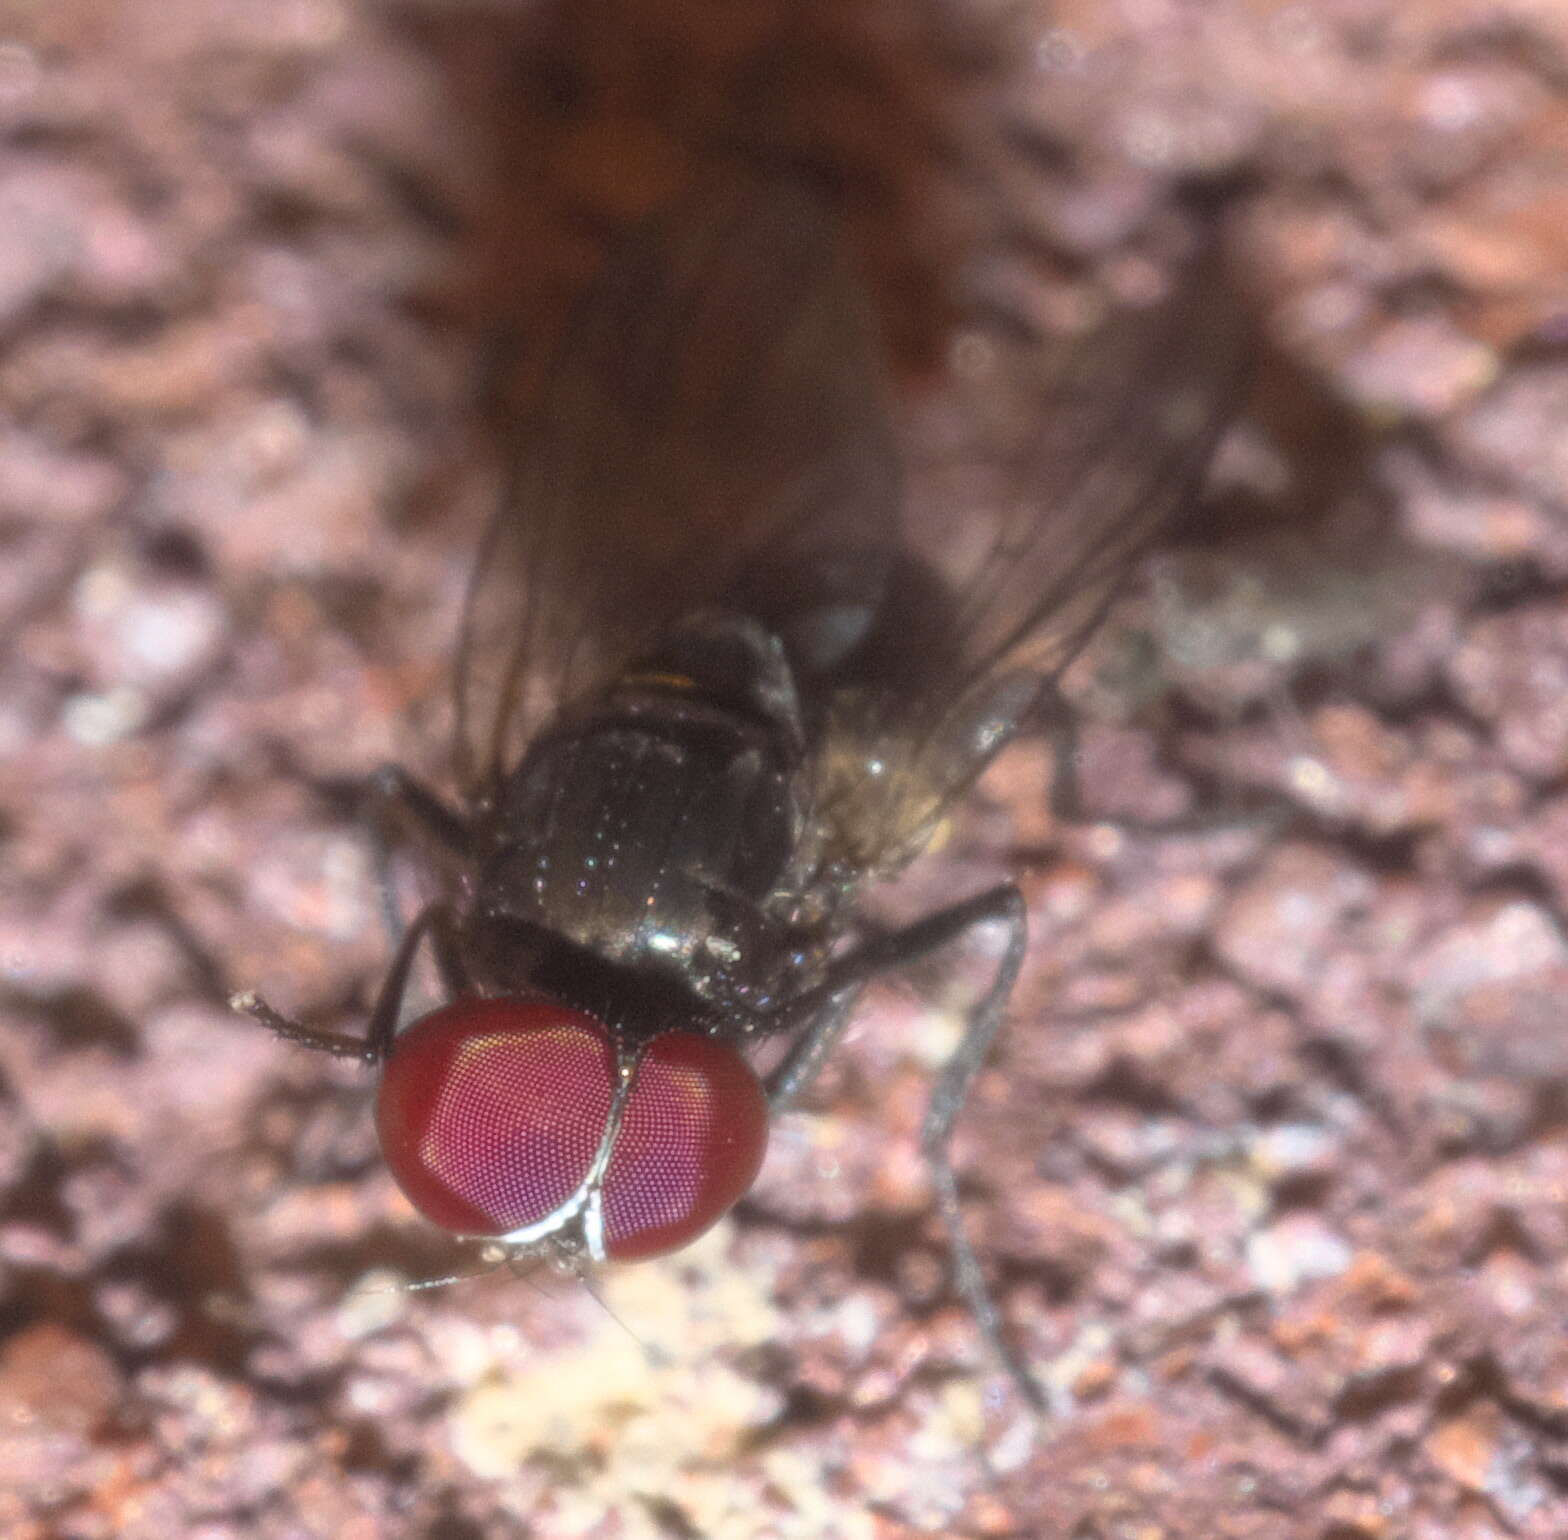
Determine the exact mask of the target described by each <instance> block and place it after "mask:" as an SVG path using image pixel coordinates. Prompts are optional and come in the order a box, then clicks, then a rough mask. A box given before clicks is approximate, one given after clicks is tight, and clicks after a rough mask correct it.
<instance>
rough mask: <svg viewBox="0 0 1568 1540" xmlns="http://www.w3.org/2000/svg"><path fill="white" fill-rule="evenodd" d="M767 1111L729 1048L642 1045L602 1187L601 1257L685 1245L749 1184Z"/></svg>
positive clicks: (664, 1039) (686, 1039)
mask: <svg viewBox="0 0 1568 1540" xmlns="http://www.w3.org/2000/svg"><path fill="white" fill-rule="evenodd" d="M767 1143H768V1103H767V1098H766V1097H765V1096H764V1095H763V1091H762V1086H761V1084H760V1083H759V1082H758V1080H757V1077H756V1075H755V1074H753V1073H752V1070H751V1066H750V1065H748V1064H747V1063H746V1061H745V1060H744V1059H743V1058H741V1056H740V1055H739V1054H738V1053H737V1052H736V1051H735V1050H734V1048H732V1047H731V1046H730V1045H729V1044H728V1043H725V1042H721V1041H719V1040H718V1039H717V1038H712V1037H701V1036H699V1035H698V1034H696V1033H694V1032H666V1033H664V1034H663V1036H661V1037H656V1038H654V1040H653V1041H652V1043H650V1044H649V1045H648V1050H647V1052H646V1053H645V1054H644V1055H643V1057H642V1059H641V1061H640V1062H639V1063H638V1066H637V1079H636V1082H635V1083H634V1084H633V1086H632V1094H631V1096H630V1098H629V1099H628V1101H627V1103H626V1111H625V1115H624V1116H623V1117H622V1119H621V1127H620V1132H619V1133H618V1134H617V1135H616V1139H615V1149H614V1151H613V1152H612V1153H611V1155H610V1165H609V1169H608V1171H607V1172H606V1173H605V1179H604V1229H605V1251H606V1253H607V1254H608V1255H609V1256H610V1257H611V1258H612V1259H614V1260H615V1261H619V1262H631V1261H635V1260H637V1259H638V1258H641V1257H656V1256H662V1255H663V1254H664V1253H665V1252H667V1251H675V1250H678V1249H679V1248H680V1247H682V1246H684V1245H686V1244H687V1243H688V1242H690V1241H693V1240H695V1239H696V1238H697V1236H699V1235H701V1234H702V1232H703V1231H704V1230H706V1229H707V1228H708V1227H709V1226H710V1225H712V1224H713V1223H714V1222H715V1221H716V1220H718V1219H719V1218H720V1217H721V1216H722V1215H723V1214H725V1213H726V1212H727V1211H728V1210H729V1209H730V1208H731V1207H732V1206H733V1205H734V1204H735V1203H736V1202H738V1201H739V1200H740V1199H741V1198H742V1197H743V1196H744V1195H745V1193H746V1190H747V1189H748V1188H749V1187H750V1186H751V1184H752V1183H753V1182H754V1181H755V1180H756V1177H757V1171H758V1169H759V1168H760V1167H761V1165H762V1157H763V1153H764V1152H765V1150H766V1149H767Z"/></svg>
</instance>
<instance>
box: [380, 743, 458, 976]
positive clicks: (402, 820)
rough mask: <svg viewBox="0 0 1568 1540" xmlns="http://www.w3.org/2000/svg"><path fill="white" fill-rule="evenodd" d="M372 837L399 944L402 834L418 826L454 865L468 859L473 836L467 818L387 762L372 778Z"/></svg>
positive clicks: (385, 913)
mask: <svg viewBox="0 0 1568 1540" xmlns="http://www.w3.org/2000/svg"><path fill="white" fill-rule="evenodd" d="M370 789H371V843H372V846H373V848H374V850H375V861H376V886H377V888H378V889H379V891H380V895H381V915H382V919H383V921H384V922H385V924H386V929H387V935H388V936H390V937H391V939H392V942H393V944H394V945H395V944H396V943H397V942H398V941H399V939H400V938H401V937H402V934H403V916H402V914H401V913H400V912H399V909H398V903H397V881H396V877H395V874H394V872H393V869H392V848H393V845H394V843H395V842H396V840H397V837H398V836H399V835H400V834H402V833H404V832H405V831H407V830H410V829H411V830H412V831H413V832H414V834H415V835H416V836H417V838H418V839H419V840H420V842H421V843H422V844H424V845H425V846H426V847H427V848H429V849H431V850H433V851H434V852H435V853H436V854H437V855H438V856H440V857H441V858H442V859H444V860H445V861H447V862H448V863H451V864H452V865H454V866H460V865H461V864H462V863H463V862H465V861H466V860H467V857H468V853H469V849H470V846H471V843H472V842H471V840H470V837H469V827H468V822H467V820H466V819H465V818H464V817H463V816H462V814H461V813H458V812H456V811H454V810H453V809H452V808H450V807H448V806H447V804H446V803H445V802H443V801H442V800H441V798H440V797H439V796H437V795H436V793H435V792H433V791H431V790H430V788H429V787H428V786H426V785H425V784H424V782H422V781H417V780H415V779H414V777H413V776H411V775H410V774H409V773H408V772H407V771H406V770H404V769H403V768H402V766H400V765H382V766H381V767H380V768H379V769H378V770H377V771H376V772H375V773H374V774H373V775H372V776H371V778H370Z"/></svg>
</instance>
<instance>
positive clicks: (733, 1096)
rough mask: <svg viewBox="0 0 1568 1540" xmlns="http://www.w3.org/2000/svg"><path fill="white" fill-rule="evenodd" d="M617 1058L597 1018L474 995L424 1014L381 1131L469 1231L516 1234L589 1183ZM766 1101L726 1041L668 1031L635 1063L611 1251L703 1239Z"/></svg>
mask: <svg viewBox="0 0 1568 1540" xmlns="http://www.w3.org/2000/svg"><path fill="white" fill-rule="evenodd" d="M614 1065H615V1054H614V1050H613V1048H612V1047H611V1044H610V1038H609V1034H608V1033H607V1032H606V1031H605V1029H604V1027H603V1026H602V1025H601V1024H600V1023H599V1022H598V1021H597V1020H595V1019H594V1018H593V1017H592V1016H589V1015H586V1014H584V1013H583V1012H581V1011H574V1010H571V1009H568V1008H567V1007H565V1006H561V1005H555V1004H552V1003H550V1002H547V1001H537V1000H461V1001H458V1002H457V1003H455V1004H453V1005H449V1006H446V1007H445V1008H444V1009H442V1010H439V1011H435V1012H433V1013H432V1014H431V1015H429V1016H426V1017H424V1018H423V1019H422V1020H420V1021H418V1022H416V1023H415V1024H414V1025H413V1026H411V1027H410V1028H408V1030H407V1031H406V1032H404V1033H402V1034H401V1035H400V1036H399V1037H398V1039H397V1042H396V1044H395V1045H394V1047H393V1051H392V1054H391V1056H390V1058H389V1059H388V1061H387V1065H386V1069H385V1072H384V1073H383V1075H382V1077H381V1088H380V1092H379V1094H378V1098H377V1103H376V1126H377V1129H378V1131H379V1133H380V1135H381V1148H382V1151H383V1152H384V1154H385V1155H386V1159H387V1164H388V1165H389V1166H390V1167H391V1168H392V1174H393V1176H394V1177H395V1178H396V1179H397V1182H398V1185H399V1186H400V1187H401V1188H402V1189H403V1191H404V1192H405V1193H406V1194H407V1195H408V1198H409V1201H410V1202H411V1203H413V1205H414V1207H415V1208H417V1209H418V1210H419V1211H420V1212H421V1213H422V1214H424V1216H425V1217H426V1218H427V1219H429V1220H431V1221H432V1222H433V1223H435V1224H438V1225H440V1226H441V1227H442V1228H443V1229H446V1230H451V1231H454V1232H456V1233H458V1234H461V1235H504V1234H506V1233H508V1232H509V1231H512V1230H516V1229H519V1228H521V1227H522V1226H524V1225H530V1224H535V1223H537V1222H538V1221H539V1220H541V1219H544V1218H545V1217H546V1216H548V1215H549V1214H551V1213H553V1212H554V1211H555V1210H556V1209H557V1208H559V1207H560V1206H561V1205H562V1204H563V1203H565V1202H566V1201H567V1199H569V1198H570V1197H571V1196H572V1195H573V1194H574V1193H575V1192H577V1190H578V1189H579V1188H580V1187H581V1186H582V1184H583V1182H584V1180H585V1179H586V1178H587V1175H588V1171H589V1168H590V1167H591V1166H592V1164H593V1159H594V1156H595V1154H596V1153H597V1152H598V1149H599V1143H600V1140H601V1139H602V1138H603V1137H604V1129H605V1125H606V1123H607V1121H608V1119H609V1116H610V1106H611V1102H612V1099H613V1087H614ZM767 1116H768V1114H767V1101H766V1098H765V1097H764V1096H763V1092H762V1087H761V1085H760V1084H759V1083H758V1081H757V1077H756V1076H755V1075H754V1074H753V1073H752V1071H751V1069H750V1067H749V1066H748V1065H747V1064H746V1062H745V1060H744V1059H742V1058H741V1056H740V1055H739V1054H738V1053H736V1052H735V1050H734V1049H733V1048H731V1047H730V1046H729V1045H728V1044H727V1043H722V1042H719V1041H717V1040H716V1039H713V1038H708V1037H701V1036H699V1035H697V1034H695V1033H691V1032H667V1033H665V1034H664V1035H663V1036H661V1037H657V1038H655V1039H654V1040H653V1042H652V1043H651V1044H650V1045H649V1047H648V1050H647V1052H646V1053H645V1054H644V1055H643V1057H642V1059H641V1061H640V1063H639V1065H638V1069H637V1077H636V1080H635V1082H634V1083H633V1086H632V1092H631V1095H630V1097H629V1098H628V1099H627V1103H626V1107H625V1109H624V1112H623V1115H622V1120H621V1126H620V1130H619V1132H618V1134H617V1136H616V1140H615V1145H614V1148H613V1150H612V1151H611V1155H610V1162H609V1166H608V1169H607V1170H606V1172H605V1176H604V1182H603V1193H602V1198H603V1204H604V1237H605V1252H606V1254H607V1255H608V1256H609V1257H611V1258H613V1259H615V1260H617V1261H633V1260H636V1259H638V1258H641V1257H651V1256H658V1255H661V1254H662V1253H664V1252H667V1251H674V1250H677V1249H678V1248H679V1247H681V1246H684V1245H685V1244H686V1243H687V1242H688V1241H691V1240H694V1239H695V1238H696V1237H697V1236H698V1235H700V1234H701V1233H702V1232H703V1231H704V1230H706V1229H707V1228H708V1227H709V1226H710V1225H711V1224H713V1223H714V1222H715V1221H716V1220H717V1219H718V1218H719V1217H720V1216H721V1215H722V1214H724V1212H725V1211H726V1210H727V1209H729V1208H730V1207H731V1205H732V1204H734V1203H735V1202H736V1200H737V1199H739V1198H740V1197H741V1195H742V1194H743V1193H745V1191H746V1189H747V1188H748V1187H750V1186H751V1184H752V1181H753V1180H754V1179H755V1177H756V1174H757V1169H758V1167H759V1166H760V1165H761V1164H762V1155H763V1151H764V1149H765V1148H766V1145H767Z"/></svg>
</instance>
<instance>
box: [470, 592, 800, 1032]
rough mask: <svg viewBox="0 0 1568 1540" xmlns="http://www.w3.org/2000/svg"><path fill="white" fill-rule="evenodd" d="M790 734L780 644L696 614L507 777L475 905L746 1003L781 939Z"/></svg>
mask: <svg viewBox="0 0 1568 1540" xmlns="http://www.w3.org/2000/svg"><path fill="white" fill-rule="evenodd" d="M801 753H802V751H801V741H800V728H799V720H798V711H797V709H796V707H795V696H794V689H793V685H792V683H791V681H790V677H789V671H788V666H787V665H786V664H785V662H784V660H783V653H782V649H781V648H779V646H778V644H777V643H776V642H774V641H773V640H772V639H771V638H769V637H768V636H767V634H766V633H765V632H764V631H763V630H762V629H761V628H760V627H758V626H756V625H755V623H753V622H751V621H748V620H745V619H743V618H740V617H725V616H719V615H712V616H699V617H695V618H694V619H693V620H692V621H690V622H689V623H687V624H684V625H682V626H678V627H675V628H674V629H673V630H672V631H671V632H670V634H669V635H668V636H667V637H666V638H665V640H664V642H663V643H662V644H661V645H660V646H659V647H658V648H656V649H655V650H654V651H652V652H650V653H649V654H648V655H647V656H645V657H644V658H643V659H642V660H640V661H639V662H638V663H636V664H635V665H633V666H632V667H631V668H629V669H627V670H626V671H625V672H624V673H623V674H622V675H621V677H620V678H618V679H617V680H616V681H615V682H614V683H613V684H611V685H610V687H609V688H608V689H606V690H604V691H603V692H601V693H600V694H598V695H596V696H595V697H593V698H592V699H591V700H589V701H588V702H587V703H585V704H583V705H581V706H579V707H577V708H575V709H573V710H569V711H567V712H565V713H563V715H562V717H561V718H560V719H559V720H558V722H557V724H556V725H555V726H554V727H553V728H552V729H549V730H547V731H546V732H545V733H544V734H543V735H541V737H540V738H539V739H538V740H536V742H535V744H534V745H533V747H532V748H531V749H530V750H529V751H528V753H527V754H526V755H525V756H524V758H523V760H522V762H521V763H520V764H519V765H518V767H517V769H516V770H515V771H514V772H513V774H512V775H511V776H510V777H509V778H508V780H507V781H506V783H505V785H504V787H503V789H502V794H501V798H500V801H499V805H498V807H497V809H496V814H495V844H494V846H493V851H494V853H493V854H492V856H491V858H490V860H489V861H488V862H487V863H486V866H485V868H484V870H483V872H482V874H481V876H480V881H479V884H478V889H477V892H476V894H475V901H476V909H477V910H478V911H479V912H481V913H483V914H484V915H486V916H487V918H489V919H491V920H507V921H516V922H520V923H522V924H525V925H527V926H528V927H530V928H531V929H534V930H536V931H544V932H547V933H549V934H553V935H555V936H557V937H559V938H560V939H561V940H563V941H566V942H569V943H570V944H571V945H572V946H574V947H577V948H581V949H584V950H585V951H587V952H590V953H592V954H595V955H597V956H599V957H601V958H603V959H605V960H606V961H608V962H611V963H614V964H616V965H618V966H620V967H623V968H632V969H646V970H651V971H653V972H655V973H659V974H663V975H666V976H669V975H674V976H675V977H676V978H678V979H679V980H680V981H681V982H683V983H685V984H686V985H687V986H688V987H689V988H690V989H691V990H692V991H693V993H695V994H696V995H697V996H698V997H699V998H700V999H701V1000H702V1001H703V1002H705V1003H707V1004H711V1005H714V1006H721V1007H722V1006H729V1007H738V1008H742V1009H744V1008H745V1007H746V1006H747V1005H748V1004H751V1005H752V1006H754V1007H755V1006H757V1005H759V1004H761V1003H762V1002H764V1001H765V1000H766V998H767V997H768V996H769V995H770V994H771V993H772V990H773V989H774V987H775V986H776V983H777V976H778V972H779V969H780V968H781V967H782V966H783V959H784V954H785V952H786V951H787V948H786V947H785V945H784V943H783V941H782V939H781V937H782V921H781V918H780V917H779V915H778V913H777V912H776V911H777V910H778V908H779V905H778V903H777V900H778V899H779V897H780V887H781V884H782V883H783V881H784V878H785V874H786V872H787V871H788V869H789V867H790V864H791V858H792V856H793V853H794V851H795V847H796V845H797V843H798V840H799V831H800V825H801V807H800V790H799V781H800V766H801Z"/></svg>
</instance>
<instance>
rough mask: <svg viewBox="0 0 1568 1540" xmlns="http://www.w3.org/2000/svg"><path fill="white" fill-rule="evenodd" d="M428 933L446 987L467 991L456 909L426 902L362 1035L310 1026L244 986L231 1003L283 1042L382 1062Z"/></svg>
mask: <svg viewBox="0 0 1568 1540" xmlns="http://www.w3.org/2000/svg"><path fill="white" fill-rule="evenodd" d="M427 932H428V933H429V934H430V936H431V939H432V942H433V944H434V946H435V952H436V961H437V965H438V967H439V968H440V970H441V973H442V983H443V985H444V987H445V988H446V989H447V990H448V991H449V992H450V993H453V994H460V993H466V992H467V989H466V984H467V980H466V978H465V977H463V976H462V974H461V970H460V964H459V962H458V957H457V946H456V942H455V936H454V930H453V922H452V911H451V908H450V906H449V905H448V904H446V903H445V902H444V901H441V900H437V901H436V902H434V903H430V904H426V905H425V907H424V908H423V909H421V910H420V911H419V913H418V914H417V915H416V916H415V918H414V923H413V924H412V925H410V926H409V927H408V930H407V931H406V932H405V933H404V935H403V939H402V940H401V941H400V942H399V943H398V948H397V951H396V952H395V953H393V956H392V965H391V966H390V967H389V968H388V969H387V976H386V978H385V979H383V980H382V983H381V988H380V989H379V990H378V991H377V993H376V1003H375V1005H374V1006H373V1007H372V1009H371V1012H370V1019H369V1021H368V1022H367V1023H366V1026H365V1035H364V1037H362V1038H356V1037H350V1036H348V1035H347V1034H346V1033H342V1032H326V1031H323V1030H322V1029H321V1028H319V1027H309V1026H306V1025H305V1024H304V1023H303V1022H299V1021H294V1020H292V1019H291V1018H290V1017H288V1016H285V1015H283V1014H282V1013H281V1012H279V1011H275V1010H274V1009H273V1008H272V1007H271V1006H270V1005H268V1004H267V1002H266V1001H265V1000H262V999H259V998H258V997H257V996H256V995H254V994H251V993H250V992H249V991H246V992H245V993H243V994H237V995H234V996H232V997H231V998H230V1000H229V1005H230V1007H231V1008H232V1009H234V1010H236V1011H238V1012H240V1014H241V1015H244V1016H249V1017H251V1018H252V1019H254V1020H256V1021H259V1022H260V1023H261V1024H262V1025H263V1026H264V1027H267V1028H268V1029H269V1030H271V1031H273V1032H276V1033H277V1035H278V1036H279V1037H281V1038H282V1039H283V1040H284V1041H285V1042H289V1043H301V1044H303V1045H304V1046H305V1047H306V1048H314V1049H315V1050H316V1051H317V1052H318V1053H330V1054H332V1055H334V1056H335V1057H337V1058H340V1059H358V1060H360V1061H361V1062H362V1063H365V1064H379V1063H381V1062H382V1060H384V1059H385V1058H386V1056H387V1054H388V1053H390V1052H391V1049H392V1040H393V1038H394V1037H396V1035H397V1024H398V1021H399V1019H400V1018H401V1016H402V1011H403V997H404V995H405V994H406V993H407V991H408V981H409V976H410V974H411V973H412V971H413V966H414V958H415V957H416V956H417V955H418V952H419V946H420V943H421V942H422V941H423V940H424V939H425V936H426V933H427Z"/></svg>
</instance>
